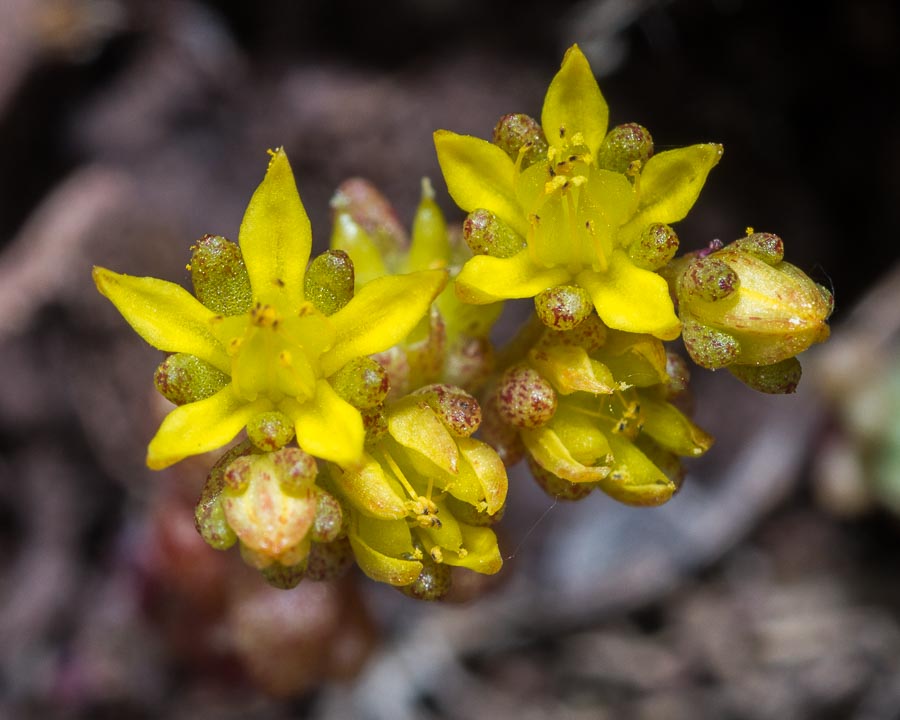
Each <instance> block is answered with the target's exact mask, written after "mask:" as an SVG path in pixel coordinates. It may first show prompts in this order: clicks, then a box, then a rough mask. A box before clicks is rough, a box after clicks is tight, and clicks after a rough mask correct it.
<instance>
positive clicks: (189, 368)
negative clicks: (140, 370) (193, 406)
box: [153, 353, 229, 405]
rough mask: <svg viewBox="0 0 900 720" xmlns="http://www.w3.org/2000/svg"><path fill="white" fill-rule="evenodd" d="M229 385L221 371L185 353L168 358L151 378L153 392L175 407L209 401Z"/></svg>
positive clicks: (226, 377)
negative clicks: (198, 401)
mask: <svg viewBox="0 0 900 720" xmlns="http://www.w3.org/2000/svg"><path fill="white" fill-rule="evenodd" d="M228 382H229V379H228V376H227V375H226V374H225V373H223V372H222V371H221V370H219V369H217V368H214V367H213V366H212V365H210V364H209V363H207V362H205V361H203V360H201V359H200V358H198V357H197V356H196V355H189V354H187V353H175V354H174V355H169V357H167V358H166V359H165V360H163V361H162V363H161V364H160V366H159V367H158V368H156V372H155V373H154V374H153V384H154V385H156V389H157V390H159V392H160V393H161V394H162V395H163V397H165V398H166V400H169V401H170V402H173V403H175V404H176V405H186V404H187V403H192V402H196V401H197V400H204V399H205V398H208V397H212V396H213V395H215V394H216V393H217V392H219V390H221V389H222V388H223V387H225V386H226V385H227V384H228Z"/></svg>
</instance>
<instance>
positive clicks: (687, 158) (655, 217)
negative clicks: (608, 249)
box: [621, 143, 723, 242]
mask: <svg viewBox="0 0 900 720" xmlns="http://www.w3.org/2000/svg"><path fill="white" fill-rule="evenodd" d="M722 153H723V149H722V146H721V145H718V144H715V143H705V144H700V145H691V146H690V147H686V148H677V149H675V150H666V151H665V152H661V153H657V154H656V155H654V156H653V157H652V158H650V159H649V160H648V161H647V164H646V165H645V166H644V169H643V171H642V172H641V184H640V200H639V201H638V208H637V212H636V214H635V215H634V217H632V218H631V220H629V221H628V223H627V224H625V225H624V226H623V228H622V231H621V232H622V235H623V238H625V242H630V241H631V239H633V238H634V237H637V235H639V234H640V232H641V231H642V230H643V229H644V228H645V227H647V226H648V225H650V224H651V223H673V222H677V221H678V220H681V219H683V218H684V217H685V216H686V215H687V214H688V211H690V209H691V208H692V207H693V206H694V203H695V202H697V198H698V197H699V196H700V191H701V190H702V189H703V186H704V185H705V184H706V178H707V176H708V175H709V171H710V170H712V169H713V168H714V167H715V166H716V165H717V164H718V163H719V160H721V159H722Z"/></svg>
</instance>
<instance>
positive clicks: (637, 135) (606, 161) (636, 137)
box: [597, 123, 653, 173]
mask: <svg viewBox="0 0 900 720" xmlns="http://www.w3.org/2000/svg"><path fill="white" fill-rule="evenodd" d="M652 155H653V138H652V137H650V132H649V131H648V130H647V128H645V127H642V126H641V125H638V124H637V123H626V124H624V125H618V126H616V127H614V128H613V129H612V130H610V131H609V132H608V133H607V134H606V137H605V138H604V139H603V143H602V144H601V145H600V150H599V151H598V153H597V164H598V165H599V166H600V167H601V168H603V169H604V170H612V171H613V172H617V173H625V172H627V171H628V170H629V169H631V168H632V167H633V166H632V163H635V162H640V164H641V165H643V164H644V163H646V162H647V160H649V159H650V157H651V156H652Z"/></svg>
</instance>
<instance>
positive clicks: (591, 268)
mask: <svg viewBox="0 0 900 720" xmlns="http://www.w3.org/2000/svg"><path fill="white" fill-rule="evenodd" d="M608 114H609V112H608V109H607V105H606V101H605V100H604V99H603V96H602V95H601V93H600V89H599V87H598V86H597V82H596V80H595V79H594V76H593V73H592V72H591V69H590V66H589V65H588V62H587V59H586V58H585V57H584V55H583V54H582V52H581V50H580V49H579V48H578V46H577V45H573V46H572V47H571V48H569V50H568V52H567V53H566V56H565V58H564V59H563V63H562V67H561V69H560V71H559V72H558V73H557V75H556V77H555V78H554V79H553V81H552V82H551V83H550V87H549V88H548V90H547V95H546V97H545V99H544V107H543V111H542V113H541V126H542V128H543V135H544V136H545V138H546V143H547V150H546V153H541V152H536V148H537V145H538V144H536V143H534V142H532V143H527V142H526V143H525V144H523V145H521V147H520V148H519V151H518V155H517V157H516V158H515V159H513V158H511V157H510V155H508V154H507V152H506V151H505V150H504V149H503V148H501V147H499V146H498V145H495V144H492V143H490V142H487V141H485V140H481V139H479V138H475V137H471V136H465V135H457V134H455V133H452V132H448V131H446V130H438V131H437V132H436V133H435V146H436V148H437V154H438V160H439V162H440V165H441V169H442V171H443V173H444V178H445V180H446V182H447V187H448V189H449V191H450V195H451V196H452V197H453V199H454V200H455V201H456V203H457V205H459V206H460V207H461V208H462V209H463V210H465V211H467V212H474V211H476V210H482V209H483V210H487V211H489V212H490V213H492V214H493V215H494V216H496V217H497V218H498V219H499V220H500V221H502V223H504V224H505V225H506V226H508V227H509V228H510V229H511V230H512V231H514V232H515V233H517V234H518V235H519V236H521V238H522V239H523V243H522V245H524V249H523V250H521V251H519V252H517V253H515V254H512V255H511V256H509V257H494V256H490V255H477V256H475V257H474V258H472V259H471V260H469V261H468V262H467V263H466V264H465V267H464V268H463V270H462V272H461V273H460V274H459V276H458V277H457V278H456V290H457V293H458V294H459V296H460V298H461V299H463V300H464V301H466V302H469V303H476V304H483V303H491V302H495V301H497V300H502V299H507V298H526V297H533V296H536V295H538V294H539V293H541V292H542V291H544V290H547V289H548V288H553V287H556V286H559V285H565V284H570V285H571V284H575V285H578V286H580V287H582V288H584V290H586V291H587V292H588V293H589V295H590V297H591V299H592V301H593V304H594V307H595V308H596V310H597V313H598V314H599V316H600V318H601V319H602V320H603V321H604V322H605V323H606V325H608V326H609V327H611V328H614V329H617V330H625V331H628V332H636V333H650V334H652V335H655V336H656V337H659V338H661V339H664V340H671V339H674V338H675V337H677V336H678V333H679V331H680V327H681V326H680V323H679V321H678V318H677V317H676V316H675V312H674V308H673V306H672V301H671V299H670V297H669V292H668V289H667V287H666V282H665V281H664V280H663V279H662V278H661V277H660V276H659V275H658V274H656V273H655V272H653V271H651V270H648V269H645V268H643V267H639V265H638V264H636V263H635V262H634V261H633V259H632V258H631V257H630V255H629V248H630V247H631V246H632V244H633V243H635V242H637V241H639V239H640V237H641V234H642V232H643V231H645V230H646V229H647V228H649V227H650V226H651V225H654V224H659V223H671V222H675V221H677V220H680V219H682V218H683V217H684V216H685V215H686V214H687V212H688V210H690V208H691V206H692V205H693V204H694V202H695V201H696V199H697V196H698V195H699V193H700V190H701V188H702V187H703V184H704V182H705V181H706V176H707V174H708V173H709V171H710V169H711V168H712V167H713V166H714V165H715V164H716V163H717V162H718V161H719V158H720V157H721V154H722V148H721V146H720V145H715V144H702V145H694V146H691V147H687V148H682V149H678V150H669V151H666V152H662V153H658V154H656V155H653V156H652V157H650V158H649V159H648V160H647V161H646V162H645V163H644V162H642V161H640V160H638V161H635V162H632V163H631V164H630V166H629V168H628V169H627V171H626V172H617V171H615V170H612V169H608V166H609V163H605V161H604V162H600V160H598V158H600V155H601V152H600V151H601V145H602V144H603V143H604V138H606V137H607V119H608ZM611 137H612V136H611ZM539 140H540V143H539V144H540V145H541V146H543V143H544V139H543V138H539ZM609 156H610V155H609V153H608V154H607V157H609ZM526 158H527V162H526ZM604 163H605V165H604ZM503 254H506V253H503Z"/></svg>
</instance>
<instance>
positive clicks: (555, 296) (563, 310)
mask: <svg viewBox="0 0 900 720" xmlns="http://www.w3.org/2000/svg"><path fill="white" fill-rule="evenodd" d="M534 308H535V310H536V311H537V316H538V318H540V320H541V322H542V323H544V325H546V326H547V327H549V328H551V329H553V330H571V329H573V328H575V327H577V326H578V325H580V324H581V323H582V322H583V321H584V320H586V319H587V318H588V316H589V315H590V314H591V313H592V312H593V311H594V301H593V300H591V296H590V294H589V293H588V291H587V290H585V289H584V288H582V287H578V286H577V285H558V286H557V287H554V288H548V289H547V290H544V291H543V292H540V293H538V294H537V295H535V297H534Z"/></svg>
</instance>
